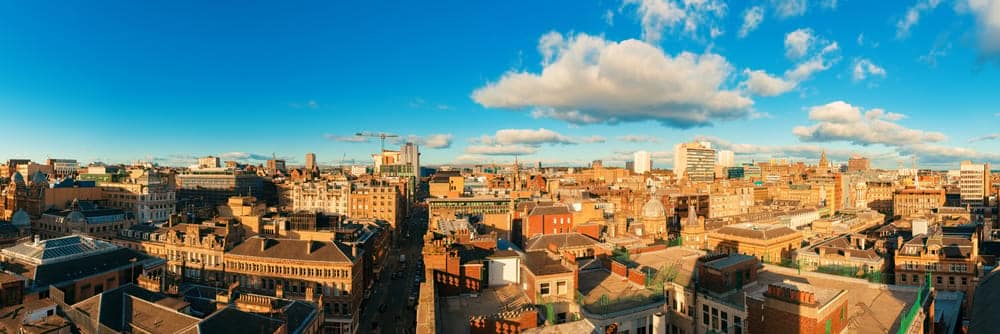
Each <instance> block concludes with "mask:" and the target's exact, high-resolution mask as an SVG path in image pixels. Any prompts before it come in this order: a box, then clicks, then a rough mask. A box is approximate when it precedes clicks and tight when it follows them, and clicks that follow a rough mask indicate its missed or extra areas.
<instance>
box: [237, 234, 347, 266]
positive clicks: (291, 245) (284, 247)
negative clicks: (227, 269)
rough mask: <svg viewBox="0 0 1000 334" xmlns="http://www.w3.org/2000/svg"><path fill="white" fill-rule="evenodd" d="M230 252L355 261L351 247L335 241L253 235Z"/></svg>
mask: <svg viewBox="0 0 1000 334" xmlns="http://www.w3.org/2000/svg"><path fill="white" fill-rule="evenodd" d="M261 244H264V247H262V245H261ZM307 245H308V246H309V247H311V250H312V251H311V252H307V248H306V247H307ZM229 254H231V255H242V256H253V257H268V258H278V259H288V260H298V261H322V262H347V263H353V262H354V259H352V257H351V255H350V254H351V249H350V247H349V246H347V245H344V244H342V243H339V242H333V241H312V240H294V239H270V238H261V237H253V238H250V239H247V240H245V241H243V242H242V243H240V244H239V245H237V246H236V247H234V248H233V249H232V250H231V251H229Z"/></svg>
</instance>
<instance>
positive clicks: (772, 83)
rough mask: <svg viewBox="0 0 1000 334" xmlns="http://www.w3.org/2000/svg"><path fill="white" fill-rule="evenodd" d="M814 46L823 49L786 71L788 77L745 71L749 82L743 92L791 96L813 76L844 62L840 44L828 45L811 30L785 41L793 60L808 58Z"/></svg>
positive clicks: (745, 82)
mask: <svg viewBox="0 0 1000 334" xmlns="http://www.w3.org/2000/svg"><path fill="white" fill-rule="evenodd" d="M814 44H819V45H823V47H822V48H821V49H819V50H818V51H814V52H812V55H811V56H810V57H807V58H806V59H804V60H802V61H800V62H799V63H797V64H795V66H794V67H792V68H791V69H789V70H787V71H785V73H784V77H778V76H775V75H771V74H769V73H767V72H766V71H763V70H751V69H749V68H748V69H745V70H743V75H744V76H745V77H746V79H745V80H744V81H743V82H740V88H742V89H743V90H745V91H747V92H750V93H752V94H755V95H758V96H776V95H781V94H784V93H786V92H789V91H791V90H793V89H795V87H797V86H798V85H799V84H800V83H802V82H803V81H806V80H809V78H811V77H812V75H813V74H815V73H817V72H821V71H825V70H828V69H830V67H832V66H833V65H834V64H836V63H837V62H838V61H840V57H839V56H838V54H837V51H838V50H839V49H840V48H839V47H838V46H837V42H828V41H826V40H824V39H821V38H818V37H816V36H815V35H813V33H812V30H811V29H798V30H796V31H793V32H791V33H788V35H786V37H785V47H786V55H787V56H789V58H802V57H803V56H806V55H808V54H809V53H810V52H809V51H810V50H812V49H813V45H814Z"/></svg>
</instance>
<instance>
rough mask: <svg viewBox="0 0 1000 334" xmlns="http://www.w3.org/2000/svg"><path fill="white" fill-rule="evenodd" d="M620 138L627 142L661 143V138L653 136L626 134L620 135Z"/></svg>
mask: <svg viewBox="0 0 1000 334" xmlns="http://www.w3.org/2000/svg"><path fill="white" fill-rule="evenodd" d="M618 140H620V141H623V142H627V143H654V144H655V143H659V142H660V139H659V138H656V137H653V136H642V135H625V136H620V137H618Z"/></svg>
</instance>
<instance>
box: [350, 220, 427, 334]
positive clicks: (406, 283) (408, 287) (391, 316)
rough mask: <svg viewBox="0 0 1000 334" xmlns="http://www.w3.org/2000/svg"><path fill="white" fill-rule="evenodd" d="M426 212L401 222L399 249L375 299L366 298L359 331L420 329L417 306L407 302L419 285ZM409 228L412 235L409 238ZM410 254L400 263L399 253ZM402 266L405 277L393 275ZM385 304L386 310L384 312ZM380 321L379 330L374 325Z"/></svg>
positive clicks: (387, 265) (395, 333)
mask: <svg viewBox="0 0 1000 334" xmlns="http://www.w3.org/2000/svg"><path fill="white" fill-rule="evenodd" d="M426 224H427V215H426V212H425V211H422V210H416V211H415V212H414V213H413V214H412V215H411V216H410V218H409V219H407V220H406V221H405V223H404V224H401V226H402V227H401V228H402V231H400V238H399V245H400V246H399V248H398V249H393V250H392V251H391V252H389V257H388V258H387V259H386V260H385V268H384V269H383V270H382V274H381V277H380V280H379V281H378V282H377V283H375V285H374V287H373V291H372V295H371V298H370V299H369V300H367V301H365V305H366V307H365V309H364V311H363V312H362V313H361V324H360V325H361V326H362V327H361V328H360V330H359V331H358V333H376V332H377V333H384V334H403V333H413V331H414V329H415V328H416V324H415V321H416V307H415V306H413V307H411V306H409V305H408V304H407V301H408V298H409V296H412V295H413V293H415V291H417V290H418V287H416V286H415V283H414V278H415V277H416V274H417V264H418V263H420V261H421V250H422V248H423V235H424V232H425V231H426V229H427V225H426ZM407 231H408V232H409V233H410V237H409V238H406V237H405V236H406V234H407ZM400 254H403V255H406V263H405V265H404V264H403V263H400V262H399V255H400ZM400 268H402V277H399V278H395V279H394V278H393V273H395V272H396V271H397V270H398V269H400ZM383 304H385V306H386V308H385V310H384V311H380V310H379V309H380V307H381V305H383ZM373 323H377V328H378V330H377V331H373V330H372V328H373V326H372V324H373Z"/></svg>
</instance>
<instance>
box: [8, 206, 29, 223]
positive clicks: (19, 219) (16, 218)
mask: <svg viewBox="0 0 1000 334" xmlns="http://www.w3.org/2000/svg"><path fill="white" fill-rule="evenodd" d="M10 223H11V224H14V226H27V225H31V217H28V213H27V212H24V209H18V210H17V212H15V213H14V215H13V216H11V217H10Z"/></svg>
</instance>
